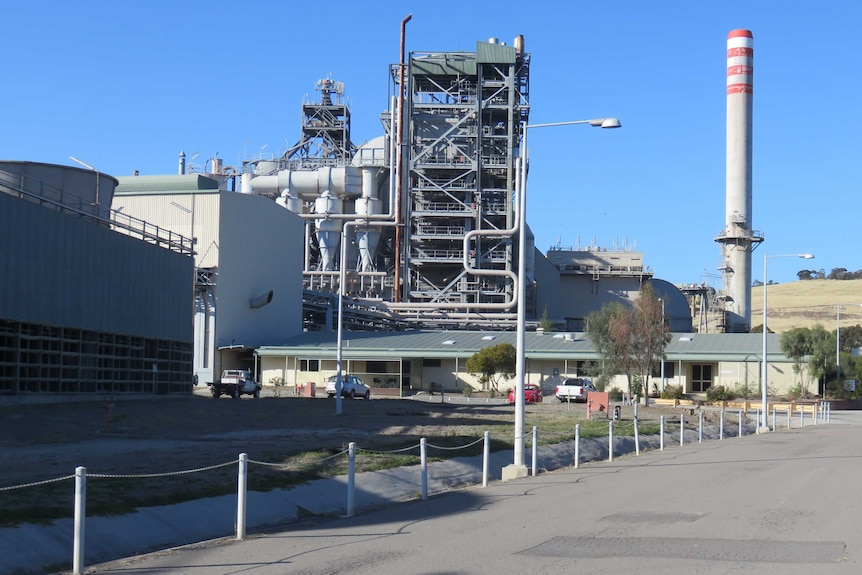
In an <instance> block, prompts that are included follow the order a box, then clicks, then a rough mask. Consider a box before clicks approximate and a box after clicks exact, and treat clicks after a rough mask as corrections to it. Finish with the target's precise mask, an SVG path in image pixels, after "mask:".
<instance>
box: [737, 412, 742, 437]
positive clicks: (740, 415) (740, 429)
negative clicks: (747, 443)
mask: <svg viewBox="0 0 862 575" xmlns="http://www.w3.org/2000/svg"><path fill="white" fill-rule="evenodd" d="M737 415H739V436H740V437H742V410H741V409H740V410H739V411H738V412H737Z"/></svg>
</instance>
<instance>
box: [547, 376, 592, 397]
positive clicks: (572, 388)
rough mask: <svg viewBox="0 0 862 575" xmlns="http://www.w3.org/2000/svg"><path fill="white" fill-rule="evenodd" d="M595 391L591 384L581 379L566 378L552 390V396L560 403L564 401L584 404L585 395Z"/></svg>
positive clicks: (587, 380)
mask: <svg viewBox="0 0 862 575" xmlns="http://www.w3.org/2000/svg"><path fill="white" fill-rule="evenodd" d="M591 391H596V388H595V386H594V385H593V382H591V381H590V380H589V379H584V378H582V377H567V378H566V379H564V380H563V381H561V382H560V385H558V386H557V389H556V390H554V395H555V396H556V397H557V399H559V400H560V402H561V403H565V402H566V401H577V402H581V403H583V402H585V401H586V400H587V393H589V392H591Z"/></svg>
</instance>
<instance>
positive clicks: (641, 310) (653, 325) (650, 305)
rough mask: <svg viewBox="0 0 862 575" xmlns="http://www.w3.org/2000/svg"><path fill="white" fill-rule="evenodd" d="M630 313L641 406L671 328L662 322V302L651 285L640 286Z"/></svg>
mask: <svg viewBox="0 0 862 575" xmlns="http://www.w3.org/2000/svg"><path fill="white" fill-rule="evenodd" d="M632 312H633V320H634V321H633V324H634V341H633V349H632V351H633V353H634V361H635V364H636V365H637V368H638V371H639V372H640V375H641V382H642V385H643V390H642V397H643V400H644V405H647V403H648V401H649V399H648V398H649V376H650V374H651V373H652V371H653V367H654V366H655V365H656V364H657V363H658V362H660V361H664V357H665V355H664V350H665V348H666V347H667V344H668V342H669V341H670V328H669V327H668V325H667V323H666V322H665V318H664V308H663V305H662V302H661V301H660V300H659V298H658V297H657V296H656V294H655V292H654V291H653V289H652V285H651V284H646V285H645V286H644V287H643V289H641V293H640V297H638V299H636V300H635V302H634V307H633V309H632Z"/></svg>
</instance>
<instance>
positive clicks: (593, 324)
mask: <svg viewBox="0 0 862 575" xmlns="http://www.w3.org/2000/svg"><path fill="white" fill-rule="evenodd" d="M621 313H625V307H624V306H623V305H622V304H621V303H618V302H612V303H609V304H608V305H606V306H603V307H602V308H601V309H600V310H599V311H594V312H592V313H590V314H589V315H587V317H586V325H585V329H586V332H587V336H588V337H589V338H590V341H591V342H592V343H593V347H594V348H595V350H596V352H597V353H598V354H599V356H601V358H602V360H601V361H600V362H598V363H597V365H596V367H597V369H596V373H595V374H593V375H597V376H598V379H599V381H598V384H597V387H598V388H599V389H604V388H605V384H606V383H607V382H608V381H610V379H611V377H612V376H614V375H617V374H619V373H625V371H624V369H623V367H622V366H621V365H619V362H618V361H617V355H616V351H615V349H614V342H613V340H612V339H611V334H610V324H611V319H612V318H614V317H615V316H616V315H618V314H621Z"/></svg>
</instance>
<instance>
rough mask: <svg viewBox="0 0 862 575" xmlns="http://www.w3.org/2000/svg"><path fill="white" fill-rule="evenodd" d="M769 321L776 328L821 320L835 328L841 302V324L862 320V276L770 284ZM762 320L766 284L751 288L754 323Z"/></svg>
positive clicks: (798, 325) (752, 319) (830, 328)
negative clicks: (849, 278) (848, 278)
mask: <svg viewBox="0 0 862 575" xmlns="http://www.w3.org/2000/svg"><path fill="white" fill-rule="evenodd" d="M767 289H768V294H767V298H768V299H767V303H768V306H769V308H768V310H767V313H768V322H769V329H771V330H772V331H773V332H777V333H783V332H785V331H787V330H789V329H792V328H794V327H813V326H814V325H815V324H818V323H819V324H821V325H822V326H823V327H825V328H826V329H827V330H828V331H833V330H834V329H835V322H836V314H837V307H836V304H839V303H840V304H846V305H842V306H841V326H842V327H844V326H851V325H856V324H862V306H860V305H856V304H862V279H859V280H805V281H794V282H788V283H782V284H773V285H770V286H769V287H768V288H767ZM762 323H763V287H762V286H760V287H755V288H752V290H751V325H752V326H754V327H757V326H760V325H761V324H762Z"/></svg>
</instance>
